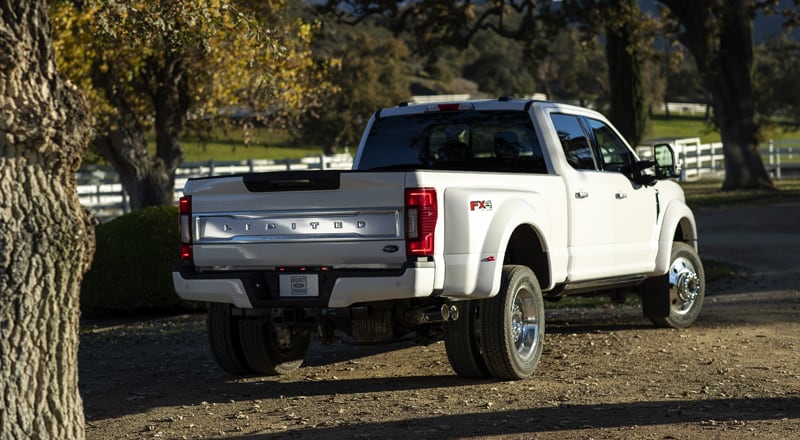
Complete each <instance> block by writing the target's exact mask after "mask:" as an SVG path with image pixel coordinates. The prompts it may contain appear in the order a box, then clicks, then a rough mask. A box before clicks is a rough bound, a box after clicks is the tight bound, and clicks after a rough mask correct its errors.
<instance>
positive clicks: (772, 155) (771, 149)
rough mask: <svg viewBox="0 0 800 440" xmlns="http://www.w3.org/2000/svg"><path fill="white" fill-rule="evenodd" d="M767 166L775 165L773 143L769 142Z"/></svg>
mask: <svg viewBox="0 0 800 440" xmlns="http://www.w3.org/2000/svg"><path fill="white" fill-rule="evenodd" d="M769 164H770V165H775V143H774V142H772V139H770V140H769Z"/></svg>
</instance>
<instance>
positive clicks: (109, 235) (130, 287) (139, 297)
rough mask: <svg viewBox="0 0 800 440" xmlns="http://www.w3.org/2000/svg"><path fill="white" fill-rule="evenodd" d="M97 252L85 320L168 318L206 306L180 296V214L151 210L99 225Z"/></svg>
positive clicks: (85, 292)
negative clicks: (176, 282) (175, 280)
mask: <svg viewBox="0 0 800 440" xmlns="http://www.w3.org/2000/svg"><path fill="white" fill-rule="evenodd" d="M96 232H97V249H96V251H95V255H94V261H93V262H92V267H91V269H90V270H89V271H88V272H87V273H86V276H85V277H84V280H83V285H82V286H81V311H82V313H83V314H84V316H90V317H91V316H103V315H120V314H137V313H168V312H175V311H181V310H187V309H199V308H203V307H205V305H204V304H201V303H197V302H189V301H184V300H182V299H180V297H178V295H177V294H176V293H175V290H174V287H173V284H172V267H173V266H174V265H175V264H178V263H179V262H180V259H179V257H178V211H177V209H176V208H175V207H172V206H160V207H152V208H145V209H142V210H139V211H136V212H133V213H130V214H126V215H123V216H121V217H118V218H116V219H114V220H112V221H110V222H108V223H103V224H100V225H98V226H97V229H96Z"/></svg>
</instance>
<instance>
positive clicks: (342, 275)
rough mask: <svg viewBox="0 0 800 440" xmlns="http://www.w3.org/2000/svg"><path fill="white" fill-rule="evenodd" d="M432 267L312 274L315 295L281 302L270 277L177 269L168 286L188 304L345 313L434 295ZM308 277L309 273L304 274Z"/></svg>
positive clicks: (275, 279)
mask: <svg viewBox="0 0 800 440" xmlns="http://www.w3.org/2000/svg"><path fill="white" fill-rule="evenodd" d="M435 272H436V270H435V266H434V264H433V263H432V262H431V263H416V264H415V265H414V266H412V267H405V268H402V269H347V270H330V271H319V272H311V273H316V274H317V275H318V278H319V283H318V284H319V295H318V296H314V297H302V298H297V297H281V295H280V286H279V276H280V275H285V274H286V273H284V272H281V273H279V272H275V271H230V272H228V271H226V272H196V271H195V270H194V267H193V266H191V265H182V266H178V267H176V268H175V269H174V270H173V272H172V280H173V283H174V285H175V291H176V292H177V294H178V296H180V297H181V298H183V299H185V300H190V301H203V302H220V303H229V304H233V305H235V306H236V307H239V308H243V309H249V308H258V307H320V308H328V307H349V306H351V305H353V304H357V303H367V302H374V301H387V300H398V299H412V298H424V297H428V296H430V295H431V294H432V293H433V292H434V276H435ZM305 273H309V272H305Z"/></svg>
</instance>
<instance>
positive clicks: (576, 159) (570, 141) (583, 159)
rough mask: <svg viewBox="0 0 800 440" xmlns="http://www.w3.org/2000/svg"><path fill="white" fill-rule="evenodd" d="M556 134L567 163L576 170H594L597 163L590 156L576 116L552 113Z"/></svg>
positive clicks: (588, 145) (587, 139)
mask: <svg viewBox="0 0 800 440" xmlns="http://www.w3.org/2000/svg"><path fill="white" fill-rule="evenodd" d="M550 118H551V119H552V121H553V126H554V127H555V129H556V133H558V140H560V141H561V147H562V148H563V149H564V155H566V156H567V162H568V163H569V164H570V165H571V166H572V168H575V169H576V170H596V169H597V163H596V162H595V159H594V154H592V146H591V143H590V142H589V137H588V136H586V132H585V131H584V130H583V126H582V125H581V123H580V120H579V119H578V117H577V116H574V115H562V114H558V113H553V114H552V115H550Z"/></svg>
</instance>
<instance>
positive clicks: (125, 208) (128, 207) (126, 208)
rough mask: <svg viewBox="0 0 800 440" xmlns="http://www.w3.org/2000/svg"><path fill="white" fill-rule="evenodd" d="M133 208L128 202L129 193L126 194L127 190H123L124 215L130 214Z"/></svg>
mask: <svg viewBox="0 0 800 440" xmlns="http://www.w3.org/2000/svg"><path fill="white" fill-rule="evenodd" d="M130 210H131V206H130V203H129V202H128V193H126V192H125V188H123V189H122V213H123V214H127V213H128V212H130Z"/></svg>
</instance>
